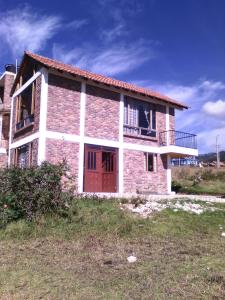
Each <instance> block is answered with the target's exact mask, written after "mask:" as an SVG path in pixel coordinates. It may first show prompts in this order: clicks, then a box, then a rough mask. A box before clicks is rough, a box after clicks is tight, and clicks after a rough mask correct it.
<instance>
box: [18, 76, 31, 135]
mask: <svg viewBox="0 0 225 300" xmlns="http://www.w3.org/2000/svg"><path fill="white" fill-rule="evenodd" d="M35 94H36V81H34V82H33V83H32V84H30V85H29V86H28V87H27V88H26V89H25V90H24V91H22V93H21V94H20V95H19V96H18V97H17V102H16V108H17V109H16V130H19V129H22V128H23V127H26V126H28V125H30V124H31V123H33V121H34V108H35Z"/></svg>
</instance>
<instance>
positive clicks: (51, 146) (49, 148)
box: [46, 139, 79, 185]
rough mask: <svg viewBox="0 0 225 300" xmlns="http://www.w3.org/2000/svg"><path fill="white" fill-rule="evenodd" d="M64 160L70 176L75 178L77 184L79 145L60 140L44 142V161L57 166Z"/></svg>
mask: <svg viewBox="0 0 225 300" xmlns="http://www.w3.org/2000/svg"><path fill="white" fill-rule="evenodd" d="M63 159H66V161H67V163H68V166H69V167H70V172H71V174H73V175H75V177H76V183H75V184H76V185H77V184H78V164H79V144H78V143H71V142H66V141H60V140H53V139H47V140H46V160H47V161H49V162H50V163H53V164H57V163H59V162H62V161H63Z"/></svg>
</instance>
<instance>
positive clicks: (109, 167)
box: [84, 145, 117, 193]
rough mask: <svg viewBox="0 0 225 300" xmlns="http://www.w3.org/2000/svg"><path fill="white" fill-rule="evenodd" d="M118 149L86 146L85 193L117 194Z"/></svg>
mask: <svg viewBox="0 0 225 300" xmlns="http://www.w3.org/2000/svg"><path fill="white" fill-rule="evenodd" d="M116 190H117V149H113V148H106V147H100V146H94V145H85V157H84V191H85V192H94V193H97V192H108V193H109V192H116Z"/></svg>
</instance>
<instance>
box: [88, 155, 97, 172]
mask: <svg viewBox="0 0 225 300" xmlns="http://www.w3.org/2000/svg"><path fill="white" fill-rule="evenodd" d="M88 170H96V152H93V151H88Z"/></svg>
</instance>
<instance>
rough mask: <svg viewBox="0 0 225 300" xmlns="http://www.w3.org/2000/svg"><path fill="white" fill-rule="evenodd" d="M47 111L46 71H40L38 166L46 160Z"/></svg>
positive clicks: (43, 69)
mask: <svg viewBox="0 0 225 300" xmlns="http://www.w3.org/2000/svg"><path fill="white" fill-rule="evenodd" d="M47 110H48V71H47V69H45V68H42V69H41V99H40V122H39V132H40V137H39V142H38V164H39V165H40V164H41V163H42V162H43V161H45V160H46V127H47Z"/></svg>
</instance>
